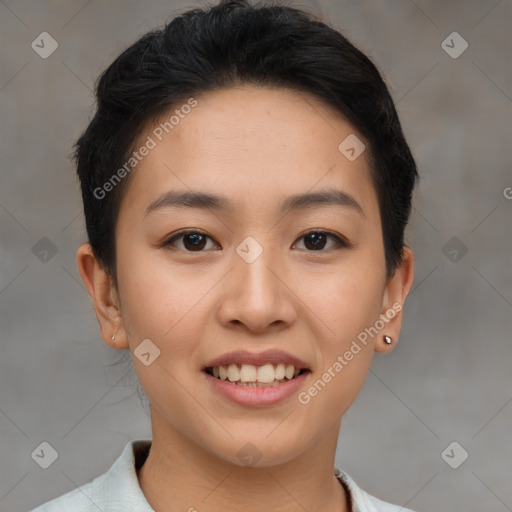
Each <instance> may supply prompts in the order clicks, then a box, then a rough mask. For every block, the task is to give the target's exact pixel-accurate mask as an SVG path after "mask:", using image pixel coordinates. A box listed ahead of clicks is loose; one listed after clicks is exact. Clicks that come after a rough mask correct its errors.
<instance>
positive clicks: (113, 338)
mask: <svg viewBox="0 0 512 512" xmlns="http://www.w3.org/2000/svg"><path fill="white" fill-rule="evenodd" d="M116 334H117V331H116V332H115V333H114V335H113V336H112V341H114V340H115V339H116Z"/></svg>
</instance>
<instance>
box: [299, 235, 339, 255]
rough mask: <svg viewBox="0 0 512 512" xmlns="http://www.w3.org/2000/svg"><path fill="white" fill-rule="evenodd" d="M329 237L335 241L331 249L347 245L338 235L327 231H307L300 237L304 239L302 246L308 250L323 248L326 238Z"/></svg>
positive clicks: (320, 249)
mask: <svg viewBox="0 0 512 512" xmlns="http://www.w3.org/2000/svg"><path fill="white" fill-rule="evenodd" d="M329 238H330V239H332V240H334V241H335V242H334V247H332V246H331V247H330V248H331V249H332V248H339V247H348V244H347V242H345V240H342V239H341V238H340V237H339V236H336V235H335V234H333V233H330V232H329V231H310V232H309V233H306V234H305V235H303V236H302V237H301V238H300V239H304V241H305V242H304V246H305V247H306V249H307V250H308V251H322V250H323V249H325V246H326V244H327V240H329Z"/></svg>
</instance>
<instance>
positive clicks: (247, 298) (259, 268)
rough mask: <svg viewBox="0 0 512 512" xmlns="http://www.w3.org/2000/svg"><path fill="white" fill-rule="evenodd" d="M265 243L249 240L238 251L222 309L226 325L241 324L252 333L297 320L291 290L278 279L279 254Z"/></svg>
mask: <svg viewBox="0 0 512 512" xmlns="http://www.w3.org/2000/svg"><path fill="white" fill-rule="evenodd" d="M263 238H265V237H262V238H260V240H262V239H263ZM265 240H266V241H264V242H263V243H260V242H258V240H257V239H256V237H252V236H248V237H247V238H245V239H244V240H243V241H242V242H241V243H240V244H238V246H237V247H236V248H235V253H234V255H233V272H232V275H231V279H232V282H231V285H230V286H229V295H228V296H226V297H224V305H223V307H222V308H221V310H222V314H223V317H224V318H223V320H224V321H227V322H229V321H230V322H233V321H238V322H241V323H243V324H245V325H246V326H247V327H248V328H250V329H251V330H263V329H264V328H266V327H267V326H268V325H270V324H272V323H274V322H278V321H285V322H290V321H291V320H292V318H293V307H292V305H291V303H290V302H289V296H288V294H287V293H286V290H287V288H286V286H284V284H283V283H282V282H281V279H280V278H278V277H277V276H278V275H279V274H282V262H281V263H280V262H279V254H278V250H277V248H276V247H272V245H271V244H270V243H269V242H268V240H269V238H268V237H267V238H265ZM267 245H268V246H267ZM280 270H281V271H280Z"/></svg>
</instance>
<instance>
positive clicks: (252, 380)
mask: <svg viewBox="0 0 512 512" xmlns="http://www.w3.org/2000/svg"><path fill="white" fill-rule="evenodd" d="M211 370H212V373H213V376H214V377H217V378H219V379H221V380H229V382H233V383H235V384H238V385H246V386H253V387H255V386H258V387H269V386H277V385H279V384H280V383H281V382H285V378H286V379H287V380H291V379H293V378H294V377H297V375H299V373H300V368H295V367H294V366H293V365H292V364H288V365H285V364H284V363H279V364H277V365H273V364H270V363H267V364H264V365H262V366H255V365H252V364H242V365H241V366H238V365H236V364H230V365H227V366H226V365H221V366H214V367H213V368H212V369H211Z"/></svg>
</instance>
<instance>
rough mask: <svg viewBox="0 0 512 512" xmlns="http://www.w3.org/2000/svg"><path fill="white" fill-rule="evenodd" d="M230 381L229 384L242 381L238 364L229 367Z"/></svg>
mask: <svg viewBox="0 0 512 512" xmlns="http://www.w3.org/2000/svg"><path fill="white" fill-rule="evenodd" d="M228 379H229V382H236V381H237V380H240V370H239V369H238V366H237V365H236V364H230V365H229V366H228Z"/></svg>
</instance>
